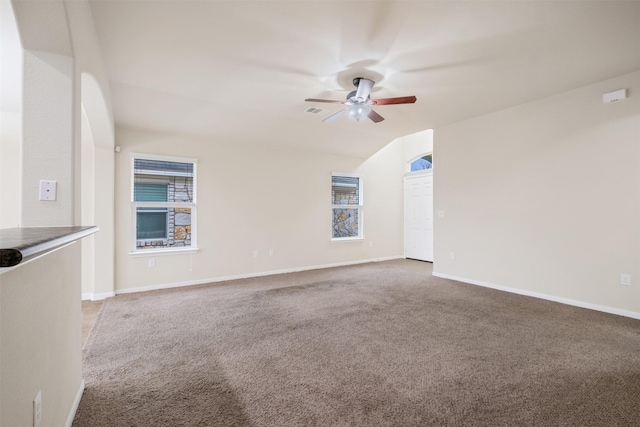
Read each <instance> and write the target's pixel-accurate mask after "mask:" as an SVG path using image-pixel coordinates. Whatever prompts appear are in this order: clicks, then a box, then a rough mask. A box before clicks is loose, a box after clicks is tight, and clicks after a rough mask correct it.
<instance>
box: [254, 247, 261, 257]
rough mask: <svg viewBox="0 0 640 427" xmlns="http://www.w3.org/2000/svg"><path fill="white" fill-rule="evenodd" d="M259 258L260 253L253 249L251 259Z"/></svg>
mask: <svg viewBox="0 0 640 427" xmlns="http://www.w3.org/2000/svg"><path fill="white" fill-rule="evenodd" d="M259 256H260V251H259V250H257V249H254V250H253V257H254V258H258V257H259Z"/></svg>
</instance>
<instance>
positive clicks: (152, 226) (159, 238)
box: [131, 155, 196, 251]
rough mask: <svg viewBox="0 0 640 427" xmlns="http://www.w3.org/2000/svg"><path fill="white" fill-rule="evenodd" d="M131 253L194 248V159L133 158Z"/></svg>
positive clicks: (140, 156)
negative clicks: (132, 233)
mask: <svg viewBox="0 0 640 427" xmlns="http://www.w3.org/2000/svg"><path fill="white" fill-rule="evenodd" d="M132 169H133V179H132V182H133V185H132V191H131V202H132V203H131V205H132V212H133V218H134V230H135V232H134V238H133V240H134V244H133V247H134V250H135V251H141V250H153V249H156V250H161V249H193V248H195V211H196V200H195V188H196V186H195V176H196V175H195V172H196V162H195V160H193V159H181V158H165V157H160V156H146V155H134V156H133V159H132Z"/></svg>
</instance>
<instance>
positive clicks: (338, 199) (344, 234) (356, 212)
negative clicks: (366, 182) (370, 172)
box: [331, 174, 362, 240]
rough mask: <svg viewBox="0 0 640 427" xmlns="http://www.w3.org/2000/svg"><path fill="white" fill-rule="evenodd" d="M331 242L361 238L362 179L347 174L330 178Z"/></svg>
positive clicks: (334, 175) (333, 175)
mask: <svg viewBox="0 0 640 427" xmlns="http://www.w3.org/2000/svg"><path fill="white" fill-rule="evenodd" d="M331 211H332V228H333V231H332V233H333V234H332V238H333V240H348V239H359V238H362V177H361V176H359V175H349V174H332V176H331Z"/></svg>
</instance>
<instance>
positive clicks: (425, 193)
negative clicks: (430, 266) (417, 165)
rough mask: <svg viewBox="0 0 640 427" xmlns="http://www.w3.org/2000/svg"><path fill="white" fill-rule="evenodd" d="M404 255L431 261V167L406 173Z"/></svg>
mask: <svg viewBox="0 0 640 427" xmlns="http://www.w3.org/2000/svg"><path fill="white" fill-rule="evenodd" d="M404 256H405V258H411V259H417V260H421V261H429V262H433V169H427V170H424V171H420V172H414V173H409V174H407V175H405V178H404Z"/></svg>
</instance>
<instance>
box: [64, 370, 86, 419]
mask: <svg viewBox="0 0 640 427" xmlns="http://www.w3.org/2000/svg"><path fill="white" fill-rule="evenodd" d="M82 393H84V379H83V380H82V382H80V388H78V392H77V393H76V398H75V400H74V401H73V406H72V407H71V411H70V412H69V416H68V417H67V422H66V423H64V425H65V427H71V424H73V419H74V418H75V417H76V412H77V411H78V406H80V400H81V399H82Z"/></svg>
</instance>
